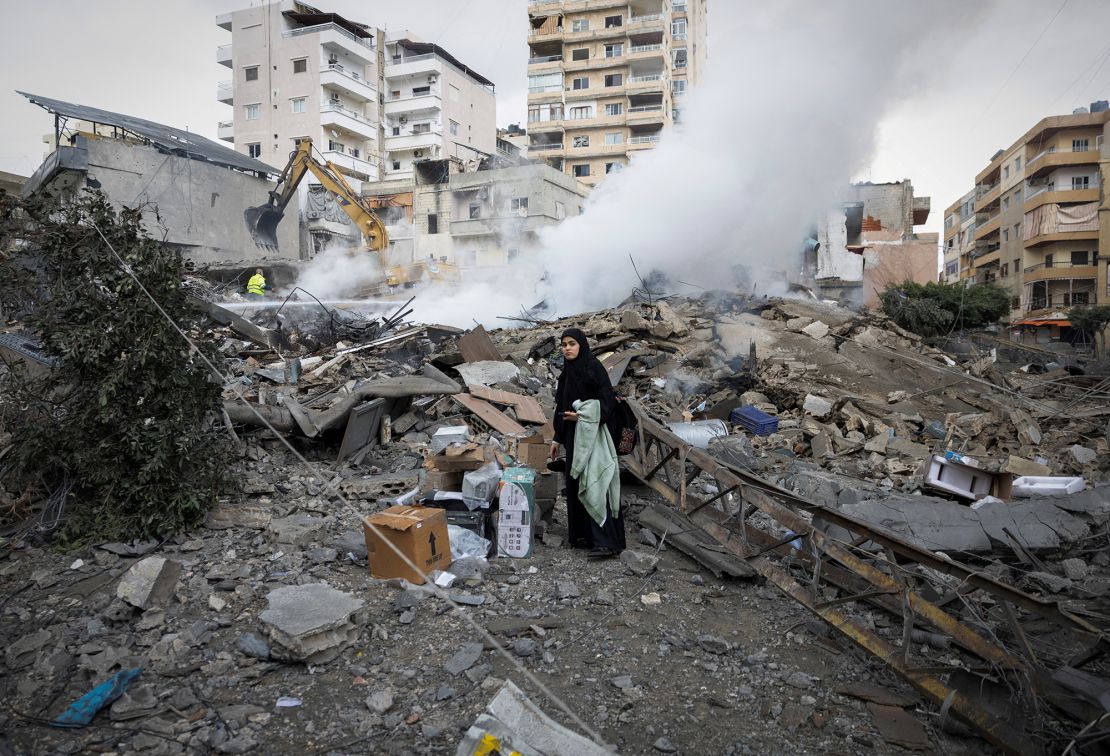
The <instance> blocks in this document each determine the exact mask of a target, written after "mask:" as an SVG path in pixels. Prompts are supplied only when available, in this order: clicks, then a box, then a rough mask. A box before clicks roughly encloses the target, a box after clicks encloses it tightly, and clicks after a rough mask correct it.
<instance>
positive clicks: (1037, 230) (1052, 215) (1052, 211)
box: [1021, 202, 1098, 241]
mask: <svg viewBox="0 0 1110 756" xmlns="http://www.w3.org/2000/svg"><path fill="white" fill-rule="evenodd" d="M1072 231H1098V203H1097V202H1083V203H1080V204H1077V205H1058V204H1055V203H1049V204H1046V205H1041V206H1040V207H1035V208H1033V210H1031V211H1030V212H1028V213H1026V214H1025V222H1024V224H1023V226H1022V233H1021V238H1022V240H1023V241H1028V240H1029V239H1032V238H1033V237H1034V236H1041V235H1042V234H1063V233H1068V232H1072Z"/></svg>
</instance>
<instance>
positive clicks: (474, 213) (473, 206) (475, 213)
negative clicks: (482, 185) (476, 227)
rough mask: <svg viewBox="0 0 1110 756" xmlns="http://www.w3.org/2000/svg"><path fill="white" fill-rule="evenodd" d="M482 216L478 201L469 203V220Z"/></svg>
mask: <svg viewBox="0 0 1110 756" xmlns="http://www.w3.org/2000/svg"><path fill="white" fill-rule="evenodd" d="M481 217H482V205H481V204H480V203H478V202H471V203H470V220H477V219H478V218H481Z"/></svg>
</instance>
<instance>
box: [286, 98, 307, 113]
mask: <svg viewBox="0 0 1110 756" xmlns="http://www.w3.org/2000/svg"><path fill="white" fill-rule="evenodd" d="M289 102H290V103H292V105H293V112H294V113H303V112H304V110H305V98H304V97H294V98H293V99H292V100H290V101H289Z"/></svg>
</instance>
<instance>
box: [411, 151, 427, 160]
mask: <svg viewBox="0 0 1110 756" xmlns="http://www.w3.org/2000/svg"><path fill="white" fill-rule="evenodd" d="M412 156H413V157H414V158H418V157H424V150H413V151H412Z"/></svg>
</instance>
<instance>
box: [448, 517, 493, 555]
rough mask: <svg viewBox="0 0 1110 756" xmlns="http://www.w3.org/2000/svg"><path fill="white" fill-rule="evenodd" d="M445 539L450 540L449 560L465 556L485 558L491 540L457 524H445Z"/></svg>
mask: <svg viewBox="0 0 1110 756" xmlns="http://www.w3.org/2000/svg"><path fill="white" fill-rule="evenodd" d="M447 540H449V541H450V542H451V561H452V562H453V561H455V560H457V559H464V558H466V557H477V558H479V559H485V558H486V555H487V554H489V548H490V546H492V545H493V544H492V542H491V541H488V540H486V539H485V538H482V536H480V535H478V534H477V533H475V532H474V531H473V530H467V529H466V528H463V527H460V526H458V525H450V524H448V526H447Z"/></svg>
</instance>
